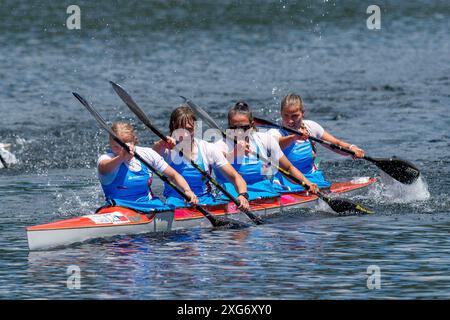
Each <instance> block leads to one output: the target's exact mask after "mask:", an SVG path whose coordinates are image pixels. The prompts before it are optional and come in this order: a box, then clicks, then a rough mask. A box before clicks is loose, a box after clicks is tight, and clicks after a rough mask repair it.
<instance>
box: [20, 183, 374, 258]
mask: <svg viewBox="0 0 450 320" xmlns="http://www.w3.org/2000/svg"><path fill="white" fill-rule="evenodd" d="M375 181H376V179H375V178H366V179H365V180H359V181H358V180H355V181H353V182H352V181H350V182H336V183H333V184H332V185H331V187H330V189H329V190H327V191H324V193H328V194H330V195H334V194H341V193H347V192H353V191H356V190H360V189H363V188H366V187H368V186H369V185H371V184H373V183H374V182H375ZM317 200H318V197H317V196H316V195H313V194H306V193H305V192H301V193H285V194H283V195H281V196H280V197H275V198H267V199H258V200H253V201H251V202H250V207H251V210H252V211H253V213H254V214H256V215H258V216H267V215H269V214H273V213H276V212H280V211H284V210H286V209H289V210H290V209H292V208H306V207H310V206H313V205H315V204H316V202H317ZM207 210H208V211H209V212H210V213H211V214H212V215H214V216H224V215H229V216H232V217H233V218H234V217H235V218H238V219H248V218H246V216H245V215H244V214H243V213H241V212H240V211H239V210H238V209H237V207H236V205H235V204H234V203H232V202H230V203H227V204H221V205H215V206H207ZM210 226H211V224H210V223H209V221H208V220H207V219H206V218H205V217H204V216H203V215H202V214H201V213H200V212H198V211H197V210H195V209H194V208H190V207H185V208H177V209H175V210H171V211H161V212H152V213H148V214H143V213H138V212H136V211H134V210H131V209H128V208H124V207H105V208H102V209H101V210H99V212H97V213H95V214H89V215H84V216H80V217H75V218H70V219H65V220H60V221H55V222H50V223H46V224H41V225H36V226H31V227H28V228H26V231H27V237H28V246H29V249H30V250H43V249H49V248H53V247H59V246H64V245H69V244H73V243H77V242H83V241H86V240H89V239H95V238H103V237H112V236H116V235H130V234H141V233H152V232H165V231H172V230H180V229H188V228H193V227H210Z"/></svg>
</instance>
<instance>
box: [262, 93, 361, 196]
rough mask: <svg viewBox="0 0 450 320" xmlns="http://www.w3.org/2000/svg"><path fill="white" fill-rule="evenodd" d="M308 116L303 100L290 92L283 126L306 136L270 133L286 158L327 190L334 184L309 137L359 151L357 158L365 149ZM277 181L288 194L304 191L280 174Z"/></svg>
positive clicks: (284, 106)
mask: <svg viewBox="0 0 450 320" xmlns="http://www.w3.org/2000/svg"><path fill="white" fill-rule="evenodd" d="M304 114H305V108H304V105H303V101H302V98H301V97H300V96H299V95H297V94H294V93H289V94H288V95H286V96H285V97H284V98H283V100H282V101H281V117H282V125H283V126H285V127H288V128H291V129H294V130H297V131H300V132H302V133H303V134H304V135H303V136H299V135H296V134H290V133H288V132H286V131H285V130H283V129H270V130H269V131H268V133H269V134H271V135H272V136H273V137H274V138H276V139H277V140H278V142H279V144H280V147H281V149H282V150H283V152H284V154H285V155H286V157H287V158H288V159H289V160H290V161H291V162H292V164H293V165H294V166H295V167H296V168H297V169H299V170H300V171H301V172H302V173H303V174H304V175H305V177H306V178H308V180H310V181H312V182H314V183H316V184H317V185H318V186H319V188H327V187H329V186H330V185H331V183H330V182H328V181H327V180H326V179H325V177H324V176H323V173H322V171H320V170H318V167H317V165H316V163H315V159H316V150H315V145H314V144H313V142H311V141H310V140H308V136H312V137H316V138H320V139H322V140H325V141H328V142H331V143H333V144H337V145H339V146H341V147H344V148H347V149H350V150H352V151H354V152H355V154H356V157H358V158H360V157H363V156H364V150H362V149H360V148H358V147H357V146H355V145H354V144H349V143H347V142H345V141H343V140H339V139H337V138H335V137H334V136H333V135H331V134H330V133H329V132H327V131H325V130H324V129H323V127H322V126H321V125H320V124H318V123H317V122H315V121H312V120H304V118H303V117H304ZM331 150H333V151H335V152H337V153H339V154H343V155H348V154H346V153H342V152H339V151H338V150H336V149H331ZM276 179H278V181H279V184H281V186H282V187H283V190H285V191H300V190H303V188H302V187H301V186H299V185H297V184H294V183H292V182H291V181H289V180H287V179H286V178H285V177H284V176H282V175H281V174H278V175H277V177H276Z"/></svg>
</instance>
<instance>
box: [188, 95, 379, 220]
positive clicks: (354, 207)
mask: <svg viewBox="0 0 450 320" xmlns="http://www.w3.org/2000/svg"><path fill="white" fill-rule="evenodd" d="M181 98H182V99H183V100H184V101H185V103H186V104H187V105H188V106H189V107H190V108H191V109H192V110H193V111H194V112H195V113H197V114H198V115H199V116H200V117H201V118H202V119H203V120H205V121H206V122H207V123H208V124H209V125H210V126H211V127H212V128H215V129H217V130H219V131H220V132H221V134H222V136H223V137H224V138H225V139H232V140H233V141H234V143H235V144H236V143H237V138H236V137H229V136H228V135H227V134H226V133H225V132H224V131H223V130H222V129H221V128H220V127H219V125H218V124H217V123H216V122H215V121H214V119H212V118H211V116H210V115H208V114H207V113H206V112H205V111H204V110H203V109H202V108H200V107H198V106H197V105H196V104H195V103H193V102H192V101H190V100H188V99H187V98H185V97H183V96H181ZM252 154H253V155H257V156H259V158H260V159H261V160H263V161H264V162H265V163H267V164H270V165H271V166H272V167H274V168H276V169H277V170H278V171H280V172H281V173H282V174H284V175H285V176H286V177H287V178H289V179H291V180H293V181H294V182H296V183H298V184H300V185H301V186H303V187H304V188H305V189H306V190H310V187H309V186H308V185H307V184H306V183H304V182H303V181H301V180H300V179H298V178H296V177H294V176H293V175H292V174H290V173H289V172H288V171H286V170H284V169H283V168H281V167H280V166H278V165H275V164H273V163H272V162H271V161H270V160H269V159H266V158H265V157H264V156H263V155H261V154H258V153H256V152H252ZM316 195H317V196H318V197H319V198H321V199H322V200H324V201H325V202H326V203H328V205H329V206H330V207H331V208H332V209H333V210H334V211H336V212H339V213H341V212H345V211H358V212H363V213H372V211H371V210H369V209H367V208H364V207H363V206H362V205H360V204H357V203H353V202H352V201H350V200H347V199H331V198H330V197H327V196H325V195H324V194H323V193H322V192H320V191H319V192H317V193H316Z"/></svg>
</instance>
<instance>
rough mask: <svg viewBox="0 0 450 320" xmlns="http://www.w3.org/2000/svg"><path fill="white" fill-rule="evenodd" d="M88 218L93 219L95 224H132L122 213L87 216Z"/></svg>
mask: <svg viewBox="0 0 450 320" xmlns="http://www.w3.org/2000/svg"><path fill="white" fill-rule="evenodd" d="M87 218H89V219H91V220H92V221H93V222H94V223H95V224H105V223H112V224H121V223H128V222H130V219H128V217H127V216H125V215H124V214H123V213H120V212H111V213H104V214H91V215H89V216H87Z"/></svg>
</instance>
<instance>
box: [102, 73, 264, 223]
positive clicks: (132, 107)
mask: <svg viewBox="0 0 450 320" xmlns="http://www.w3.org/2000/svg"><path fill="white" fill-rule="evenodd" d="M110 83H111V85H112V87H113V89H114V91H115V92H116V93H117V95H118V96H119V97H120V98H121V99H122V100H123V102H125V104H126V105H127V106H128V108H129V109H130V110H131V111H132V112H133V113H134V114H135V115H136V116H137V117H138V118H139V120H141V121H142V123H144V124H145V126H146V127H147V128H148V129H150V130H151V131H153V133H155V134H156V135H157V136H158V137H160V138H161V140H163V141H165V142H168V139H167V137H166V136H165V135H163V134H162V133H161V131H159V130H158V129H157V128H156V127H155V126H154V125H153V124H152V122H151V121H150V119H149V118H148V117H147V115H146V114H145V113H144V111H142V109H141V108H140V107H139V106H138V105H137V104H136V102H134V100H133V98H131V96H130V95H129V94H128V93H127V92H126V91H125V89H123V88H122V87H121V86H119V85H118V84H116V83H114V82H112V81H110ZM175 150H176V151H178V152H179V153H180V155H181V156H182V157H184V158H185V159H187V160H188V161H190V163H191V164H192V166H193V167H194V168H195V169H197V170H198V171H199V172H200V173H201V174H202V175H203V176H204V177H205V178H207V179H208V180H209V181H211V182H212V184H214V185H215V186H216V187H217V189H219V190H220V191H221V192H222V193H223V194H224V195H225V196H227V197H228V198H229V199H230V200H231V201H233V202H234V204H236V206H238V207H239V206H240V202H239V200H238V199H236V198H235V197H233V195H231V193H229V192H228V191H227V190H226V189H225V188H224V187H222V185H220V184H219V183H218V182H217V181H216V179H214V178H213V177H212V176H211V175H210V174H209V173H208V172H206V171H205V170H203V169H202V168H200V166H199V165H198V164H196V163H195V161H193V160H192V159H190V158H189V157H188V156H187V155H185V154H184V153H183V151H182V150H180V149H179V148H176V149H175ZM241 211H242V212H243V213H245V214H246V215H247V216H248V217H249V218H250V219H251V220H252V221H253V222H254V223H256V224H262V223H264V222H263V220H262V219H261V218H260V217H258V216H256V215H255V214H254V213H253V212H251V211H249V210H241Z"/></svg>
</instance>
